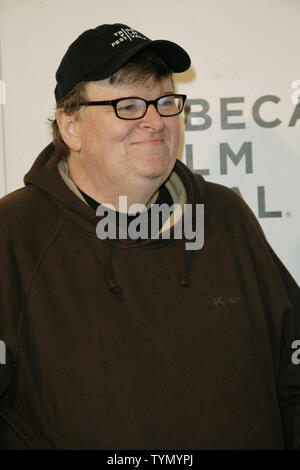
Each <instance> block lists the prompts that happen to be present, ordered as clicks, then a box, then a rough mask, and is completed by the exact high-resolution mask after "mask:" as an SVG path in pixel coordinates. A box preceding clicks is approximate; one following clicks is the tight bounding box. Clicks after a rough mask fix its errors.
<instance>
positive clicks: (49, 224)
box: [0, 24, 300, 449]
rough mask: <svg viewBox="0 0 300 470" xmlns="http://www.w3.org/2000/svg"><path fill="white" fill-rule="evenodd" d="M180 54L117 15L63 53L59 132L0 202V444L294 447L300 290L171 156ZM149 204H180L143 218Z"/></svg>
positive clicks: (249, 219) (298, 433) (231, 197)
mask: <svg viewBox="0 0 300 470" xmlns="http://www.w3.org/2000/svg"><path fill="white" fill-rule="evenodd" d="M189 65H190V59H189V57H188V55H187V54H186V52H185V51H184V50H183V49H182V48H181V47H180V46H178V45H176V44H174V43H172V42H169V41H151V40H149V39H148V38H146V37H145V36H144V35H142V34H141V33H139V32H137V31H135V30H133V29H132V28H129V27H128V26H126V25H123V24H113V25H102V26H99V27H98V28H95V29H90V30H88V31H85V32H84V33H82V35H80V36H79V38H77V39H76V41H74V42H73V43H72V44H71V46H70V47H69V49H68V51H67V52H66V54H65V56H64V57H63V59H62V61H61V64H60V66H59V68H58V71H57V74H56V78H57V86H56V89H55V96H56V101H57V112H56V120H55V121H54V122H53V131H54V137H53V142H52V143H51V144H49V145H48V146H47V147H46V148H45V149H44V150H43V151H42V152H41V154H40V155H39V156H38V158H37V159H36V161H35V163H34V165H33V167H32V169H31V170H30V171H29V173H28V174H27V175H26V176H25V180H24V181H25V188H22V189H20V190H18V191H16V192H14V193H12V194H10V195H8V196H6V197H5V198H3V199H2V200H1V203H0V215H1V217H2V220H3V221H4V222H3V224H2V229H1V244H2V245H1V251H0V252H1V271H2V272H1V283H0V284H1V294H0V295H1V297H0V299H1V323H0V325H1V330H0V337H1V339H2V340H3V341H4V342H5V345H6V353H7V354H6V356H7V358H6V363H5V364H2V365H1V369H0V371H1V384H0V387H1V391H0V416H1V431H0V439H1V442H2V444H1V446H2V448H5V449H11V448H24V449H283V448H300V366H299V365H298V362H299V361H298V355H297V349H296V348H297V345H298V342H297V341H298V340H299V339H300V328H299V326H300V325H299V315H300V310H299V306H300V301H299V289H298V286H297V285H296V283H295V282H294V280H293V279H292V278H291V276H290V274H289V273H288V272H287V270H286V269H285V267H284V266H283V265H282V263H281V262H280V260H279V259H278V258H277V257H276V255H275V254H274V252H273V251H272V249H271V248H270V246H269V245H268V243H267V241H266V239H265V237H264V234H263V232H262V230H261V228H260V226H259V224H258V222H257V221H256V219H255V217H254V216H253V214H252V212H251V211H250V209H249V208H248V206H247V205H246V204H245V203H244V202H243V200H242V199H241V198H240V197H239V196H238V195H237V194H236V193H234V192H233V191H231V190H229V189H227V188H225V187H223V186H220V185H217V184H213V183H208V182H205V180H204V179H203V178H202V177H201V176H199V175H195V174H193V173H192V172H191V171H190V170H189V169H188V168H187V167H186V166H185V165H184V164H183V163H182V162H180V161H179V160H177V159H176V158H177V156H178V147H179V119H180V118H179V115H180V112H181V111H182V110H183V106H184V100H185V96H184V95H178V94H176V92H175V91H174V86H173V80H172V73H174V72H175V73H178V72H183V71H185V70H187V69H188V67H189ZM125 196H126V198H127V199H126V202H127V208H128V209H127V210H124V207H123V206H122V204H119V202H120V197H123V198H124V197H125ZM122 201H123V200H122ZM154 203H155V204H159V205H160V204H168V206H169V207H172V206H174V207H173V208H174V211H173V210H172V211H171V212H172V214H171V215H170V216H168V217H167V220H164V219H163V218H162V219H160V220H159V224H158V228H157V231H155V230H154V233H152V232H153V230H152V229H153V226H154V225H155V224H154V222H155V221H153V219H154V218H155V217H154V216H155V213H154V212H152V208H153V207H154V206H155V204H154ZM134 204H142V205H143V206H142V208H143V207H144V210H142V213H141V215H142V214H143V215H144V218H143V219H140V220H141V222H140V225H143V224H144V223H145V224H146V222H150V224H148V226H147V230H149V226H150V228H151V230H150V232H147V233H148V235H147V236H144V235H143V236H137V237H135V236H132V237H130V236H128V234H129V232H130V230H129V229H130V225H131V224H132V223H133V224H134V223H135V222H136V217H139V215H138V214H135V213H134V212H135V211H134V210H133V205H134ZM203 204H204V208H205V223H204V245H203V246H202V245H201V247H199V246H197V247H196V248H197V249H193V247H190V249H187V246H188V242H187V236H186V233H187V232H188V229H191V226H192V228H193V230H194V233H195V234H196V237H197V234H198V233H199V232H201V230H203V223H202V224H201V223H200V222H201V220H202V219H201V217H200V218H199V217H197V214H198V212H197V210H198V209H199V208H201V207H202V206H203ZM185 208H187V209H189V208H191V209H192V212H190V215H188V212H185ZM105 210H106V212H107V213H108V212H109V213H110V216H112V215H115V218H113V217H110V218H108V223H107V224H106V231H105V230H103V227H104V225H105V224H103V225H102V226H100V228H99V222H100V223H101V222H103V221H104V215H105ZM96 211H97V212H96ZM126 212H128V217H127V214H126ZM178 214H179V216H178ZM124 216H125V219H124ZM124 220H125V222H124ZM156 222H157V221H156ZM165 223H169V224H170V226H171V229H170V230H168V228H166V226H165ZM180 226H181V228H182V227H183V226H184V229H187V232H186V231H183V230H182V232H181V236H178V233H179V234H180V231H178V232H177V228H178V227H180ZM116 227H118V228H119V229H120V230H119V231H113V230H112V229H113V228H116ZM127 228H128V233H127V235H126V233H125V232H126V230H127ZM135 228H136V229H137V226H136V225H135ZM140 228H141V227H140ZM136 231H137V230H136ZM133 232H134V230H133V231H132V232H131V233H133ZM190 232H191V230H190ZM115 234H117V235H116V236H115ZM124 234H125V236H124ZM165 235H167V236H165Z"/></svg>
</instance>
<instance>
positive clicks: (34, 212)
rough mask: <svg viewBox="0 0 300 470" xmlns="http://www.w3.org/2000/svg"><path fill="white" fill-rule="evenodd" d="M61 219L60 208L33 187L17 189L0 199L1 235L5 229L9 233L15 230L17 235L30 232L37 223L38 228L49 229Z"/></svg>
mask: <svg viewBox="0 0 300 470" xmlns="http://www.w3.org/2000/svg"><path fill="white" fill-rule="evenodd" d="M62 217H63V214H62V211H61V210H60V208H59V207H58V206H57V205H56V204H54V203H53V202H52V201H51V200H50V199H49V198H48V197H47V195H46V194H45V193H44V192H43V191H41V190H39V189H38V188H35V187H34V186H25V187H23V188H20V189H17V190H15V191H12V192H11V193H9V194H7V195H6V196H4V197H2V198H1V199H0V223H1V232H2V233H3V231H4V232H5V231H6V230H5V229H7V230H8V231H9V232H10V231H11V230H14V229H17V230H19V233H20V232H21V231H23V233H24V230H25V231H32V230H33V227H34V226H36V224H35V222H37V221H38V222H39V226H43V225H44V226H45V227H47V226H48V227H49V226H51V225H53V223H55V221H57V220H60V219H62Z"/></svg>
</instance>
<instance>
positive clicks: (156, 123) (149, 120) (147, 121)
mask: <svg viewBox="0 0 300 470" xmlns="http://www.w3.org/2000/svg"><path fill="white" fill-rule="evenodd" d="M140 125H141V126H142V127H144V128H151V129H153V130H154V131H156V132H157V131H162V130H163V129H164V127H165V123H164V120H163V118H162V117H161V115H160V114H159V112H158V111H157V109H156V108H155V106H154V104H149V106H148V109H147V111H146V114H145V116H144V117H143V118H141V122H140Z"/></svg>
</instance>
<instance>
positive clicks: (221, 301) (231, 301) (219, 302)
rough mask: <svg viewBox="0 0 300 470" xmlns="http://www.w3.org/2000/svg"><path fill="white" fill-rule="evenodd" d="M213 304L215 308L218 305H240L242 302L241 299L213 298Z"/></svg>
mask: <svg viewBox="0 0 300 470" xmlns="http://www.w3.org/2000/svg"><path fill="white" fill-rule="evenodd" d="M212 302H213V304H214V306H215V307H218V305H231V304H239V303H241V302H242V299H241V298H240V297H221V296H220V297H213V298H212Z"/></svg>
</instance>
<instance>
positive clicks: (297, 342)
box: [270, 248, 300, 450]
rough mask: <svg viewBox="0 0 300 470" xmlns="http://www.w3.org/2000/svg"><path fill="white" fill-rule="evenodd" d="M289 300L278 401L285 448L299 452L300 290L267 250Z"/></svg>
mask: <svg viewBox="0 0 300 470" xmlns="http://www.w3.org/2000/svg"><path fill="white" fill-rule="evenodd" d="M270 251H271V254H272V257H273V260H274V264H275V265H276V268H277V270H278V272H279V275H280V277H281V280H282V282H283V284H284V286H285V290H286V293H287V296H288V299H289V301H290V309H288V310H287V311H286V312H285V316H284V322H283V326H282V341H281V357H280V370H279V377H278V399H279V405H280V411H281V416H282V423H283V429H284V435H285V441H286V448H288V449H298V450H299V449H300V289H299V287H298V285H297V284H296V282H295V281H294V279H293V278H292V276H291V275H290V273H289V272H288V270H287V269H286V268H285V266H284V265H283V263H282V262H281V261H280V259H279V258H278V257H277V255H276V254H275V253H274V251H273V250H272V249H271V248H270Z"/></svg>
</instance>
